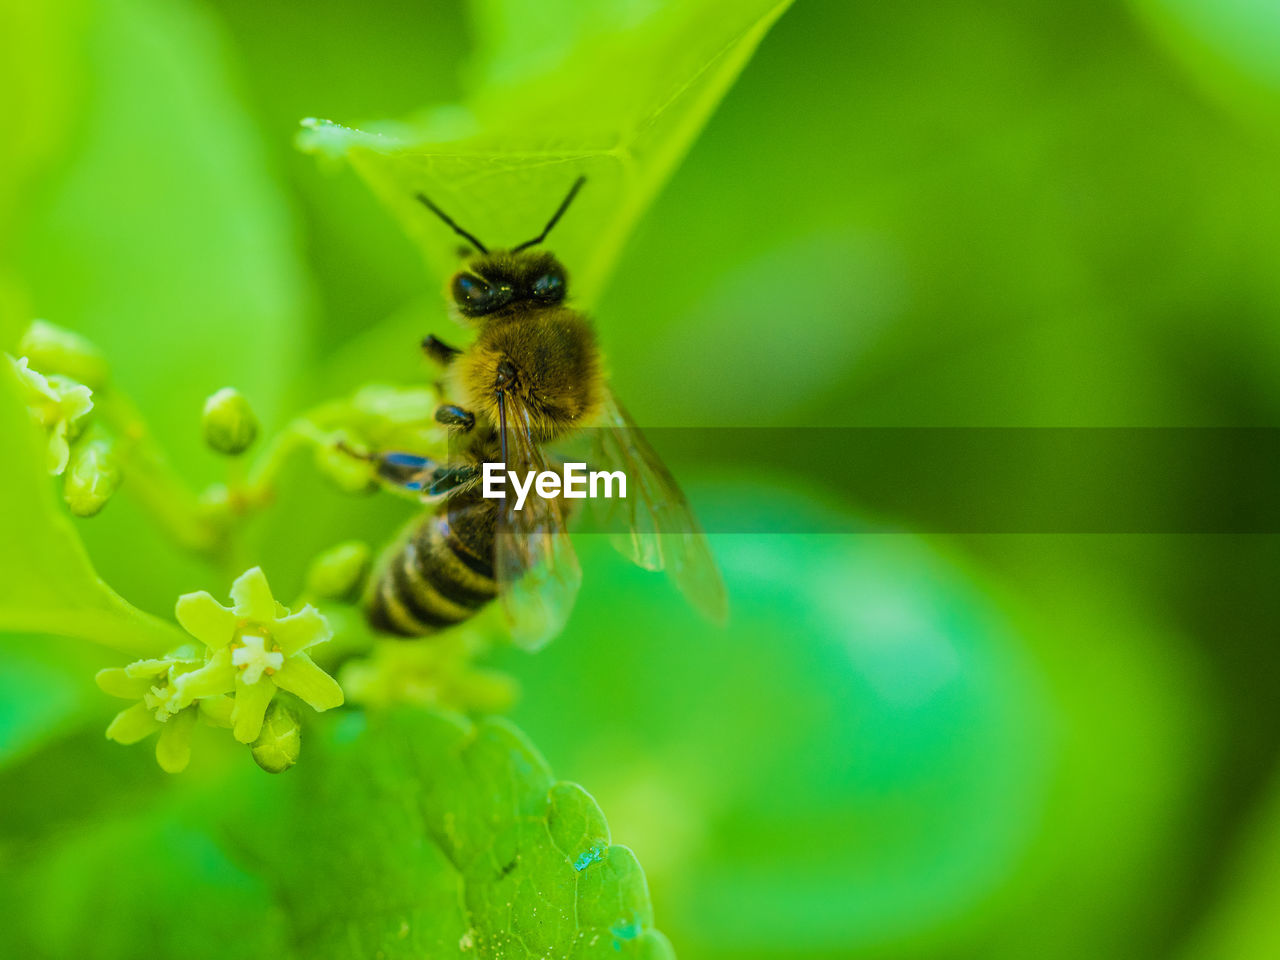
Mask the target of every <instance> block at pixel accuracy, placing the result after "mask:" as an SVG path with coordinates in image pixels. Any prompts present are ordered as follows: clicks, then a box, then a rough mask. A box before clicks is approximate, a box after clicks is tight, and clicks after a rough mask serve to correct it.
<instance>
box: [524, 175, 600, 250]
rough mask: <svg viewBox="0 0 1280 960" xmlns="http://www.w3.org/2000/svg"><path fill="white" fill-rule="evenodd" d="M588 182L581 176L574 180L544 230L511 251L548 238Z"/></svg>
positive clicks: (532, 245)
mask: <svg viewBox="0 0 1280 960" xmlns="http://www.w3.org/2000/svg"><path fill="white" fill-rule="evenodd" d="M586 182H587V178H586V177H579V178H578V179H577V180H575V181H573V186H572V187H570V188H569V194H568V196H566V197H565V198H564V200H562V201H561V202H560V209H558V210H557V211H556V212H555V213H554V214H552V216H551V219H550V220H548V221H547V225H546V226H545V227H543V228H542V232H541V233H540V234H538V235H537V236H536V237H534V238H533V239H532V240H526V241H525V242H524V243H522V244H520V246H518V247H512V248H511V252H512V253H519V252H520V251H521V250H524V249H526V248H528V247H536V246H537V245H538V244H540V243H541V242H542V241H543V240H545V239H547V234H548V233H550V232H551V228H552V227H554V226H555V225H556V221H558V220H559V219H560V218H561V217H562V216H564V212H565V211H566V210H568V209H569V204H571V203H573V198H574V197H576V196H577V195H578V191H579V190H581V189H582V185H583V184H584V183H586Z"/></svg>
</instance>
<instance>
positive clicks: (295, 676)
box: [271, 653, 343, 710]
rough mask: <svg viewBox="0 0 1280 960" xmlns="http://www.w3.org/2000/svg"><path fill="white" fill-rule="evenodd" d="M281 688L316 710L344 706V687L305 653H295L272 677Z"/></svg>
mask: <svg viewBox="0 0 1280 960" xmlns="http://www.w3.org/2000/svg"><path fill="white" fill-rule="evenodd" d="M271 679H272V680H274V681H275V684H276V686H277V687H279V688H280V689H281V690H288V691H289V692H290V693H292V694H294V695H295V696H298V697H301V698H302V699H303V700H305V701H307V703H309V704H310V705H311V706H312V707H313V708H315V709H316V710H328V709H330V708H332V707H340V706H342V700H343V697H342V687H340V686H338V681H337V680H335V679H333V677H331V676H329V675H328V674H327V673H325V672H324V671H323V670H321V669H320V668H319V667H317V666H316V665H315V662H314V661H313V660H312V659H311V658H310V657H308V656H307V655H306V654H305V653H298V654H294V655H293V656H292V657H290V658H289V659H288V660H286V661H285V662H284V666H283V667H281V668H280V669H279V670H277V671H276V673H275V676H273V677H272V678H271Z"/></svg>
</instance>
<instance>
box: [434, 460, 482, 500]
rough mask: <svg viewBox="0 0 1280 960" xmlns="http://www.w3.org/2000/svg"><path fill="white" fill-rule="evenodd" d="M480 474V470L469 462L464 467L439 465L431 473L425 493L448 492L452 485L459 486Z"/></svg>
mask: <svg viewBox="0 0 1280 960" xmlns="http://www.w3.org/2000/svg"><path fill="white" fill-rule="evenodd" d="M478 476H480V470H479V468H478V467H475V466H473V465H471V464H468V465H467V466H465V467H440V468H439V469H437V470H436V471H435V473H433V474H432V475H431V486H430V487H428V488H427V493H429V494H430V495H431V496H433V497H434V496H437V495H439V494H442V493H448V492H449V491H450V490H452V489H453V488H454V487H460V486H462V485H463V484H464V483H469V482H470V481H472V480H474V479H475V478H476V477H478Z"/></svg>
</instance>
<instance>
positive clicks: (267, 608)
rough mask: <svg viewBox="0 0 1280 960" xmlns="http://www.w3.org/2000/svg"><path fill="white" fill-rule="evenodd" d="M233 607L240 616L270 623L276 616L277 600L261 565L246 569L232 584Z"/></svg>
mask: <svg viewBox="0 0 1280 960" xmlns="http://www.w3.org/2000/svg"><path fill="white" fill-rule="evenodd" d="M231 599H232V601H233V606H232V609H233V610H234V611H235V612H236V616H238V617H247V618H248V619H250V620H257V621H258V622H259V623H270V622H271V621H272V620H274V619H275V616H276V600H275V597H273V596H272V595H271V586H270V585H269V584H268V583H267V575H266V574H265V573H263V572H262V568H261V567H253V568H252V569H250V570H246V571H245V572H244V573H242V574H240V576H239V577H237V578H236V582H235V583H233V584H231Z"/></svg>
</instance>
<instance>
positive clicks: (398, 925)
mask: <svg viewBox="0 0 1280 960" xmlns="http://www.w3.org/2000/svg"><path fill="white" fill-rule="evenodd" d="M317 740H318V742H307V743H305V744H304V746H303V758H302V763H301V764H300V765H299V766H298V767H297V768H295V770H293V771H291V772H290V773H288V774H286V775H285V776H284V777H281V778H279V779H276V778H262V779H261V780H260V781H258V783H259V784H260V789H261V790H262V791H265V792H266V795H260V796H259V797H257V798H256V801H255V803H254V804H253V809H252V810H251V811H249V814H248V816H247V817H246V818H245V820H247V821H249V822H240V821H236V822H232V823H229V824H228V825H227V826H228V832H229V834H230V836H231V837H233V838H234V840H235V842H236V843H237V844H240V845H243V846H244V847H245V849H246V850H247V851H251V854H250V855H251V856H252V857H255V858H256V857H261V858H263V863H262V864H261V867H262V869H261V870H260V871H259V872H260V873H261V874H262V875H264V876H268V877H270V878H272V881H273V882H274V883H276V884H278V889H277V890H276V894H277V897H278V902H280V903H282V904H283V905H284V907H285V912H286V913H287V915H288V916H289V917H290V918H291V919H292V922H293V924H294V930H293V939H294V942H295V945H296V947H297V948H298V950H299V954H300V955H302V956H306V957H309V958H320V957H333V958H352V960H354V958H367V957H373V956H378V957H383V958H386V960H395V958H399V957H405V958H409V957H414V958H418V957H433V958H436V957H444V956H465V957H475V958H498V957H512V956H534V957H574V958H585V957H595V956H600V957H650V958H665V957H672V956H673V953H672V950H671V947H670V944H669V943H668V942H667V940H666V938H665V937H664V936H663V935H662V934H661V933H659V932H658V931H657V930H655V929H654V926H653V911H652V908H651V906H650V902H649V892H648V888H647V886H646V883H645V878H644V873H643V871H642V870H641V869H640V866H639V864H638V863H637V862H636V859H635V856H634V855H633V854H632V853H631V851H630V850H629V849H627V848H626V847H622V846H611V845H610V838H609V830H608V827H607V826H606V824H605V820H604V816H603V814H601V812H600V810H599V808H598V807H597V806H596V804H595V801H594V800H592V799H591V797H590V796H589V795H588V794H587V793H586V792H585V791H583V790H582V788H581V787H578V786H576V785H574V784H569V783H556V782H555V781H554V780H553V779H552V776H551V772H550V770H548V768H547V765H546V762H545V761H544V760H543V759H542V758H541V757H540V756H539V755H538V753H537V752H536V750H535V749H534V748H533V746H532V745H531V744H530V743H529V741H528V740H527V739H526V738H525V736H524V735H523V734H522V733H520V732H519V731H518V730H517V729H516V728H515V727H513V726H512V725H511V724H509V723H507V722H505V721H502V720H486V721H484V722H482V723H480V724H478V725H473V724H471V723H470V722H468V721H465V720H462V719H460V718H453V717H450V716H445V715H440V714H422V713H401V714H395V715H390V716H383V717H380V718H368V719H366V718H365V717H364V716H363V715H360V714H348V715H346V716H344V717H343V718H341V720H340V721H338V722H337V723H335V724H334V725H333V726H331V727H330V728H329V730H328V734H327V735H326V736H323V737H320V738H317ZM266 810H270V811H272V812H271V814H270V815H269V816H265V817H262V816H260V815H261V814H262V812H263V811H266ZM255 818H257V819H255ZM264 828H265V829H264ZM255 829H256V830H257V831H259V832H261V833H263V834H264V835H263V836H261V837H259V836H256V835H255Z"/></svg>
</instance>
